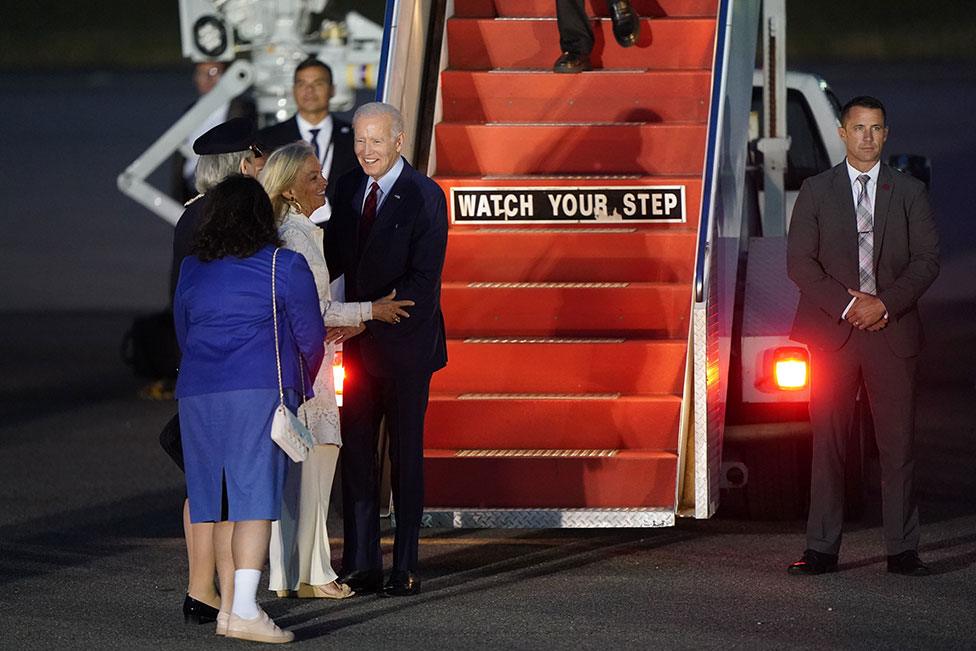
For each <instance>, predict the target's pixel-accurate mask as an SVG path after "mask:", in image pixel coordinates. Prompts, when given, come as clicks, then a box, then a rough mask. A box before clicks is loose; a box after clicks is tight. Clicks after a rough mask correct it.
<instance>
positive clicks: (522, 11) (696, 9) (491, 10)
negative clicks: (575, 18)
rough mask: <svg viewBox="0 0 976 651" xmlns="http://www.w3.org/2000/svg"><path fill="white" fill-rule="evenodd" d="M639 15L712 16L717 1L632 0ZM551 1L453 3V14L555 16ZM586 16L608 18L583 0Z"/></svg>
mask: <svg viewBox="0 0 976 651" xmlns="http://www.w3.org/2000/svg"><path fill="white" fill-rule="evenodd" d="M631 5H632V6H633V7H634V11H636V12H637V13H638V15H641V16H651V17H661V16H671V17H677V16H713V17H714V16H715V15H716V13H717V11H718V0H632V1H631ZM555 7H556V4H555V2H553V0H454V15H455V16H458V17H466V18H494V17H496V16H498V17H512V18H530V17H536V16H555V15H556V8H555ZM585 9H586V15H588V16H608V15H609V14H608V13H607V3H606V0H586V4H585Z"/></svg>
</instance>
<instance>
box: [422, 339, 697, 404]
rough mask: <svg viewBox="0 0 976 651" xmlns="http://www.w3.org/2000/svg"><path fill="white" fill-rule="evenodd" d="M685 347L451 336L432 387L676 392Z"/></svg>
mask: <svg viewBox="0 0 976 651" xmlns="http://www.w3.org/2000/svg"><path fill="white" fill-rule="evenodd" d="M686 351H687V344H686V342H684V341H678V340H652V339H623V338H618V339H609V338H589V339H586V338H584V339H580V338H576V339H573V338H558V337H557V338H542V337H523V338H510V337H509V338H504V337H503V338H468V339H449V340H448V342H447V357H448V359H449V360H451V361H450V364H448V365H447V367H446V368H444V369H442V370H440V371H438V372H437V373H435V374H434V377H433V380H432V381H431V391H435V392H457V393H464V392H475V391H488V392H504V391H508V392H518V393H531V392H553V393H574V392H575V393H591V394H592V393H601V392H620V393H628V394H633V393H643V394H651V393H657V394H668V393H671V394H678V393H680V392H681V388H682V383H683V382H684V371H685V353H686Z"/></svg>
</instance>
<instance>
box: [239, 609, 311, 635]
mask: <svg viewBox="0 0 976 651" xmlns="http://www.w3.org/2000/svg"><path fill="white" fill-rule="evenodd" d="M227 637H232V638H235V639H238V640H251V641H252V642H267V643H268V644H286V643H288V642H291V641H292V640H294V639H295V634H294V633H292V632H291V631H285V630H282V629H280V628H278V626H277V625H276V624H275V623H274V622H273V621H271V618H270V617H268V614H267V613H266V612H264V611H263V610H261V609H260V608H258V616H257V617H255V618H254V619H244V618H243V617H238V616H237V615H235V614H234V613H231V614H230V622H228V624H227Z"/></svg>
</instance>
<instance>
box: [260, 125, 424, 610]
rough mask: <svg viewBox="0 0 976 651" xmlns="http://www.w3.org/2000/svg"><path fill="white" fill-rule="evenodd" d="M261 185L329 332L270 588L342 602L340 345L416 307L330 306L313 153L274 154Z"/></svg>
mask: <svg viewBox="0 0 976 651" xmlns="http://www.w3.org/2000/svg"><path fill="white" fill-rule="evenodd" d="M260 180H261V183H262V184H263V185H264V188H265V190H267V192H268V195H269V196H270V197H271V205H272V206H273V208H274V211H275V217H276V218H277V219H278V224H279V226H278V235H279V237H280V238H281V240H282V242H283V243H284V246H285V247H286V248H288V249H292V250H293V251H297V252H298V253H301V254H302V255H303V256H305V260H306V261H307V262H308V266H309V267H310V268H311V269H312V275H313V276H314V277H315V285H316V288H317V289H318V293H319V305H320V307H321V310H322V317H323V318H324V319H325V325H326V327H327V329H328V333H327V337H326V352H325V361H324V362H323V363H322V368H321V370H320V371H319V373H318V375H316V377H315V381H314V383H313V385H312V388H313V392H314V394H315V395H314V397H313V398H311V399H310V400H308V401H307V402H306V403H305V404H304V405H303V407H302V409H301V410H300V412H301V413H302V414H303V415H304V416H305V417H306V418H307V423H308V427H309V430H310V431H311V432H312V436H313V437H314V438H315V443H316V445H315V447H314V448H312V451H311V453H310V454H309V456H308V459H306V460H305V461H304V462H303V463H296V464H291V465H290V467H289V469H288V478H287V480H286V482H285V489H284V493H283V496H282V499H283V503H282V509H281V520H280V521H278V522H275V523H274V525H273V527H272V534H271V548H270V555H269V563H270V566H271V572H270V581H269V586H268V587H269V589H271V590H274V591H275V592H277V593H278V596H289V595H291V594H292V593H297V595H298V596H299V597H322V598H328V599H344V598H346V597H349V596H352V594H353V593H352V591H351V590H350V589H349V587H348V586H346V585H342V584H339V583H338V582H337V581H336V578H337V575H336V573H335V570H333V569H332V562H331V550H330V548H329V535H328V532H327V531H326V520H327V518H328V514H329V498H330V495H331V493H332V480H333V477H334V475H335V468H336V462H337V461H338V458H339V447H340V446H341V445H342V439H341V438H340V435H339V408H338V406H337V405H336V399H335V383H334V380H333V375H332V360H333V358H334V356H335V343H336V341H338V340H341V338H342V337H346V338H348V337H349V336H353V334H354V333H357V332H361V331H362V329H363V327H364V326H363V322H364V321H368V320H369V319H379V320H381V321H385V322H387V323H393V322H394V321H395V320H399V319H400V318H401V317H406V316H409V315H408V314H407V312H406V311H405V310H404V308H406V307H409V306H411V305H413V301H397V300H394V294H390V295H389V296H386V297H384V298H382V299H380V300H378V301H373V302H372V303H368V302H364V303H340V302H338V301H333V300H332V295H331V291H330V287H329V285H330V278H329V269H328V267H327V266H326V263H325V254H324V249H323V241H322V237H323V233H322V229H320V228H319V227H318V226H316V225H315V224H314V223H313V222H312V220H311V219H310V217H311V216H312V214H313V213H314V212H316V211H319V210H328V205H327V204H326V203H325V188H326V186H327V181H326V180H325V178H324V177H323V176H322V168H321V165H320V163H319V160H318V158H316V156H315V152H314V150H313V149H312V146H311V145H309V144H308V143H306V142H301V141H299V142H295V143H292V144H290V145H286V146H284V147H282V148H281V149H278V150H277V151H275V152H274V153H273V154H272V155H271V156H270V157H268V160H267V163H266V164H265V166H264V170H263V171H262V173H261V176H260Z"/></svg>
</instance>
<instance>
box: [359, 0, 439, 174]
mask: <svg viewBox="0 0 976 651" xmlns="http://www.w3.org/2000/svg"><path fill="white" fill-rule="evenodd" d="M451 4H452V3H450V2H449V0H387V3H386V14H385V17H384V20H383V25H384V26H383V44H382V47H381V51H380V61H379V67H378V71H377V80H376V100H377V101H380V102H388V103H390V104H393V105H394V106H396V107H397V108H399V109H400V112H401V113H402V114H403V117H404V120H405V121H406V122H407V124H408V125H412V127H413V128H412V129H407V133H406V134H405V136H404V143H403V151H402V153H403V155H404V157H406V158H407V160H409V161H410V162H411V164H413V166H414V167H415V168H416V169H418V170H420V171H422V172H424V173H430V171H431V170H430V169H429V168H430V167H431V162H432V161H431V158H432V156H433V154H434V151H433V131H434V123H435V122H436V121H437V119H438V110H439V92H438V90H439V84H440V72H441V70H442V68H443V64H444V62H443V60H442V59H443V43H444V32H445V24H446V20H447V11H448V8H449V5H451ZM415 60H419V61H420V67H421V74H419V75H417V74H415V73H411V74H409V75H407V74H405V68H408V67H409V64H410V63H411V61H415Z"/></svg>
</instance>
